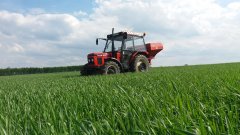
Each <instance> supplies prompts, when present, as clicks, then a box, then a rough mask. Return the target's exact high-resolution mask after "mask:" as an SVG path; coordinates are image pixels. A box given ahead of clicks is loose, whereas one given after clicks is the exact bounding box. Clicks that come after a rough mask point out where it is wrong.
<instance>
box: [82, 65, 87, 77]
mask: <svg viewBox="0 0 240 135" xmlns="http://www.w3.org/2000/svg"><path fill="white" fill-rule="evenodd" d="M80 75H82V76H86V75H88V70H87V64H86V65H84V66H83V67H82V68H81V69H80Z"/></svg>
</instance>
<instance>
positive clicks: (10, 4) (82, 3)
mask: <svg viewBox="0 0 240 135" xmlns="http://www.w3.org/2000/svg"><path fill="white" fill-rule="evenodd" d="M94 6H95V2H94V0H0V9H1V10H8V11H13V12H19V11H24V10H30V9H34V8H40V9H43V10H45V11H47V12H52V13H55V12H57V13H72V12H75V11H79V10H83V11H84V12H88V13H89V12H92V9H93V7H94Z"/></svg>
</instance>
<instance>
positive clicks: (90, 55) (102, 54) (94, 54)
mask: <svg viewBox="0 0 240 135" xmlns="http://www.w3.org/2000/svg"><path fill="white" fill-rule="evenodd" d="M92 56H99V57H102V56H107V53H103V52H95V53H90V54H88V57H92Z"/></svg>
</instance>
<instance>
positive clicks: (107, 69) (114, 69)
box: [103, 61, 120, 75]
mask: <svg viewBox="0 0 240 135" xmlns="http://www.w3.org/2000/svg"><path fill="white" fill-rule="evenodd" d="M118 73H120V68H119V66H118V64H117V63H116V62H114V61H107V62H106V63H105V65H104V67H103V74H105V75H108V74H118Z"/></svg>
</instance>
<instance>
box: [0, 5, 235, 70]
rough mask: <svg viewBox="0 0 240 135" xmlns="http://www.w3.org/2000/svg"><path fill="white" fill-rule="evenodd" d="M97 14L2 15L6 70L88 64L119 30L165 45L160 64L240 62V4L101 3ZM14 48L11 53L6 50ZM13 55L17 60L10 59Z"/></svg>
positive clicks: (0, 53) (34, 11)
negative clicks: (98, 42)
mask: <svg viewBox="0 0 240 135" xmlns="http://www.w3.org/2000/svg"><path fill="white" fill-rule="evenodd" d="M96 4H97V7H96V8H95V9H94V11H93V13H91V14H87V13H85V12H84V11H81V10H79V11H76V12H74V13H73V15H71V14H49V13H45V11H44V10H42V9H32V10H31V11H29V13H24V14H22V13H12V12H8V11H0V41H1V44H0V59H2V61H1V63H0V67H8V66H11V67H16V66H61V65H72V64H73V65H77V64H84V63H85V62H86V60H85V58H86V55H87V53H90V52H92V51H101V50H102V48H103V46H95V43H94V42H95V38H96V37H99V36H100V37H103V36H105V35H106V34H108V33H109V32H111V28H112V27H116V28H117V30H122V29H132V30H134V31H137V32H147V37H146V40H147V41H149V42H150V41H154V42H156V41H162V42H163V43H164V47H165V49H164V51H163V52H161V53H160V54H158V55H157V57H156V59H155V60H153V65H154V66H160V65H182V64H197V63H216V62H231V61H240V54H239V51H238V50H240V46H239V44H240V40H239V37H240V29H239V27H240V10H239V9H240V3H239V2H232V3H229V4H228V5H227V6H225V7H223V6H220V5H219V4H218V3H217V1H215V0H194V1H192V0H182V1H177V0H170V1H166V0H138V1H135V0H128V1H123V0H96ZM5 50H11V51H5ZM10 56H11V57H10Z"/></svg>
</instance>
